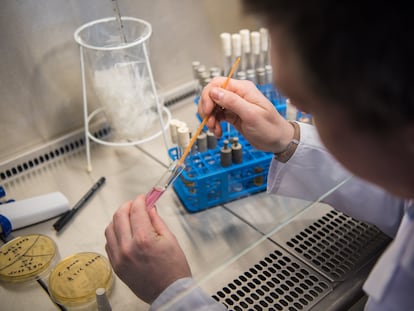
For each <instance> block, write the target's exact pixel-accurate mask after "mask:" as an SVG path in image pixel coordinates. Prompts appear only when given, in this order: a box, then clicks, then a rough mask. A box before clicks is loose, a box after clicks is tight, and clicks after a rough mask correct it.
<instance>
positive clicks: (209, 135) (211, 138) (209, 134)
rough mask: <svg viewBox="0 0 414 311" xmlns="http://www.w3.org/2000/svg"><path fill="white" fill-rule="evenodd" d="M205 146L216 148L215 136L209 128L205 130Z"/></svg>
mask: <svg viewBox="0 0 414 311" xmlns="http://www.w3.org/2000/svg"><path fill="white" fill-rule="evenodd" d="M207 148H208V149H216V148H217V137H216V135H214V133H213V132H212V131H210V130H208V131H207Z"/></svg>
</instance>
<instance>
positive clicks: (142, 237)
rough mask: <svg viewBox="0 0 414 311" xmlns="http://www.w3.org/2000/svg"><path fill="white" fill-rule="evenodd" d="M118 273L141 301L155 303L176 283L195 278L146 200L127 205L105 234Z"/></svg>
mask: <svg viewBox="0 0 414 311" xmlns="http://www.w3.org/2000/svg"><path fill="white" fill-rule="evenodd" d="M105 237H106V245H105V249H106V252H107V254H108V258H109V260H110V262H111V265H112V267H113V268H114V271H115V273H116V274H117V275H118V276H119V278H120V279H121V280H122V281H123V282H125V284H126V285H128V287H129V288H130V289H131V290H132V291H133V292H134V293H135V295H137V296H138V297H139V298H141V299H142V300H144V301H145V302H147V303H152V302H153V301H154V300H155V299H156V298H157V297H158V295H160V294H161V293H162V291H164V289H166V288H167V287H168V286H169V285H171V284H172V283H174V282H175V281H176V280H178V279H181V278H186V277H191V270H190V267H189V265H188V263H187V259H186V258H185V255H184V252H183V250H182V249H181V247H180V245H179V244H178V241H177V239H176V238H175V236H174V235H173V233H172V232H171V231H170V230H169V229H168V227H167V225H166V224H165V223H164V221H163V220H162V219H161V217H160V216H159V215H158V213H157V210H156V208H151V209H150V210H149V211H147V207H146V203H145V196H144V195H140V196H138V197H137V198H136V199H135V200H134V201H128V202H126V203H124V204H123V205H122V206H121V207H120V208H119V209H118V210H117V211H116V212H115V214H114V216H113V220H112V222H111V223H110V224H109V225H108V227H107V228H106V230H105Z"/></svg>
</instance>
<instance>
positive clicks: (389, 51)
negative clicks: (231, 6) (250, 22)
mask: <svg viewBox="0 0 414 311" xmlns="http://www.w3.org/2000/svg"><path fill="white" fill-rule="evenodd" d="M243 8H244V11H245V13H247V14H251V13H253V14H258V15H259V16H261V17H263V18H264V22H265V23H266V24H267V25H269V27H281V28H282V29H283V31H285V32H286V33H287V35H288V36H289V40H290V41H291V43H292V45H293V46H294V48H295V49H296V50H297V51H296V52H297V53H298V54H297V55H298V56H299V58H300V62H301V63H302V65H303V67H304V68H303V69H304V72H305V73H306V75H307V76H308V78H310V81H311V83H310V85H309V87H311V90H313V91H314V92H316V93H317V94H318V95H319V96H322V98H327V99H330V100H331V102H332V103H338V104H340V105H341V106H342V107H343V109H345V111H346V112H347V113H348V115H349V116H350V117H351V118H352V120H353V121H354V122H355V124H359V125H360V126H363V127H367V129H368V128H369V129H372V130H384V131H385V130H388V129H392V128H396V127H398V126H401V125H405V124H408V123H412V122H414V102H413V94H414V79H413V78H412V77H413V76H414V59H413V58H414V48H413V40H414V39H413V29H412V25H413V22H412V19H413V17H412V14H411V12H412V10H411V9H410V8H409V1H399V0H395V1H364V0H361V1H356V2H355V1H346V0H345V1H343V0H316V1H309V0H302V1H300V0H244V1H243Z"/></svg>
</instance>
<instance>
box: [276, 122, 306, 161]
mask: <svg viewBox="0 0 414 311" xmlns="http://www.w3.org/2000/svg"><path fill="white" fill-rule="evenodd" d="M289 123H290V124H291V125H292V126H293V129H294V132H293V139H292V140H291V141H290V142H289V144H288V145H287V146H286V148H285V149H283V150H282V151H281V152H277V153H275V154H274V156H275V159H276V160H277V161H279V162H282V163H286V162H287V161H288V160H289V159H290V158H291V156H292V155H293V154H294V153H295V150H296V148H297V147H298V145H299V141H300V127H299V124H297V123H296V122H293V121H289Z"/></svg>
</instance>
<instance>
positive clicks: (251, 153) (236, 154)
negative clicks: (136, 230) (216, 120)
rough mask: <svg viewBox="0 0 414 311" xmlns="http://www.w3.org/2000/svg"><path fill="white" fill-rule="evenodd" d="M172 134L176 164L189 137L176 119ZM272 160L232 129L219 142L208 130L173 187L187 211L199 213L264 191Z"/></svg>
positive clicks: (172, 122) (183, 124)
mask: <svg viewBox="0 0 414 311" xmlns="http://www.w3.org/2000/svg"><path fill="white" fill-rule="evenodd" d="M170 130H171V139H172V141H173V142H174V143H176V146H175V147H173V148H170V149H169V156H170V158H171V159H173V160H177V159H179V158H180V156H181V153H182V150H184V149H185V147H186V146H187V145H188V142H189V137H190V134H189V130H188V128H187V127H186V125H185V123H183V122H181V121H179V120H175V119H173V120H171V123H170ZM272 156H273V155H272V154H271V153H266V152H262V151H259V150H257V149H255V148H253V147H252V146H251V145H250V143H249V142H248V141H247V140H245V139H244V138H243V136H241V135H240V134H239V133H238V132H237V131H235V130H234V129H233V127H231V129H230V132H228V133H226V135H225V136H224V137H222V138H220V139H218V138H217V137H215V136H214V134H213V133H211V132H209V131H208V130H207V131H205V132H202V133H200V135H199V136H198V137H197V140H196V144H195V145H194V147H193V150H192V151H191V153H190V154H189V155H188V156H187V158H186V160H185V169H184V171H183V172H182V173H181V175H180V176H179V177H178V178H177V179H176V180H175V182H174V184H173V187H174V190H175V192H176V193H177V195H178V197H179V198H180V200H181V201H182V203H183V205H184V206H185V208H186V209H187V210H188V211H189V212H198V211H201V210H204V209H207V208H210V207H213V206H216V205H219V204H222V203H226V202H229V201H233V200H236V199H238V198H241V197H245V196H247V195H250V194H253V193H257V192H261V191H264V190H265V189H266V182H267V172H268V169H269V165H270V160H271V158H272Z"/></svg>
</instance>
